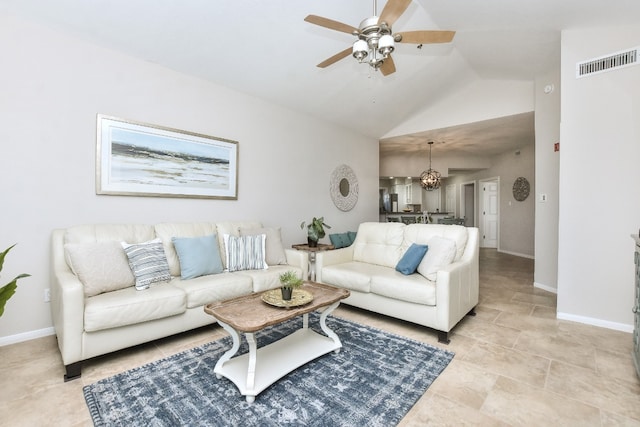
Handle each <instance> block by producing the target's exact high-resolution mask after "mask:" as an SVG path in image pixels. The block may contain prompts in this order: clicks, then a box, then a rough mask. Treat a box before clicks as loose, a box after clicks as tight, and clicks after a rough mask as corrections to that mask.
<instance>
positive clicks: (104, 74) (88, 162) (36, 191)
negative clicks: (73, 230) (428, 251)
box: [0, 14, 378, 344]
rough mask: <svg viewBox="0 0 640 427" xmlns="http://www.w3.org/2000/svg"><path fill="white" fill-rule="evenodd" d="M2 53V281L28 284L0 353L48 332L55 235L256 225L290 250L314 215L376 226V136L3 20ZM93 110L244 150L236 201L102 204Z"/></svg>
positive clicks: (347, 225)
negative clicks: (87, 226)
mask: <svg viewBox="0 0 640 427" xmlns="http://www.w3.org/2000/svg"><path fill="white" fill-rule="evenodd" d="M0 48H1V49H0V50H1V51H2V66H1V67H0V94H2V95H1V96H0V117H1V118H2V126H0V176H1V180H0V184H1V187H0V188H1V190H0V206H2V209H0V224H1V227H2V228H1V230H2V231H1V233H0V247H2V248H5V247H8V246H9V245H10V244H13V243H18V246H16V248H15V249H14V250H13V251H12V253H11V254H10V255H9V257H8V258H7V262H6V263H5V268H4V271H3V273H2V279H3V280H7V281H8V278H9V277H13V276H15V275H17V274H18V273H22V272H27V273H31V274H32V277H31V278H28V279H24V280H23V281H21V282H20V285H19V288H18V291H17V293H16V295H15V296H14V297H13V298H12V299H11V300H10V301H9V303H8V305H7V308H6V311H5V313H4V315H3V317H2V318H0V344H2V343H3V337H4V338H5V339H4V342H5V343H6V342H7V339H17V338H15V337H21V338H28V337H33V336H34V335H38V334H46V333H51V318H50V312H49V305H48V304H47V303H44V302H43V293H44V290H45V289H46V288H48V287H49V239H50V234H51V230H52V229H54V228H58V227H67V226H70V225H74V224H82V223H101V222H112V223H131V222H134V223H155V222H161V221H205V220H206V221H209V220H213V221H216V220H233V219H237V220H258V221H262V222H263V223H264V224H265V225H268V226H277V227H282V234H283V239H284V242H285V244H286V245H290V244H292V243H298V242H301V241H304V240H305V239H306V235H305V233H304V231H302V230H300V228H299V224H300V222H301V221H303V220H307V221H308V220H310V219H311V218H312V217H313V216H324V217H325V220H326V222H327V223H328V224H330V225H331V226H333V228H332V231H336V232H341V231H347V230H353V229H355V228H356V227H357V225H358V224H359V223H360V222H363V221H376V220H377V218H378V215H377V213H378V206H377V203H378V144H377V141H376V140H373V139H371V138H367V137H364V136H361V135H357V134H354V133H352V132H349V131H346V130H344V129H341V128H338V127H336V126H332V125H330V124H327V123H324V122H321V121H318V120H316V119H314V118H311V117H309V116H305V115H301V114H299V113H296V112H293V111H289V110H285V109H282V108H280V107H278V106H275V105H270V104H267V103H265V102H264V101H261V100H259V99H256V98H253V97H251V96H247V95H245V94H241V93H238V92H234V91H231V90H229V89H227V88H225V87H222V86H216V85H213V84H211V83H207V82H205V81H202V80H199V79H196V78H192V77H188V76H185V75H181V74H179V73H176V72H174V71H171V70H168V69H164V68H161V67H159V66H157V65H155V64H152V63H149V62H144V61H139V60H135V59H132V58H130V57H127V56H123V55H121V54H119V53H116V52H113V51H109V50H106V49H102V48H99V47H96V46H93V45H91V44H87V43H84V42H81V41H78V40H76V39H74V38H73V37H70V36H67V35H62V34H59V33H57V32H56V31H53V30H49V29H46V28H44V27H41V26H39V25H36V24H32V23H27V22H23V21H21V20H19V19H17V18H12V17H9V16H6V15H1V14H0ZM254 71H255V72H259V70H254ZM97 113H103V114H108V115H113V116H116V117H122V118H127V119H131V120H137V121H142V122H147V123H153V124H158V125H163V126H169V127H173V128H177V129H184V130H188V131H192V132H199V133H203V134H207V135H213V136H218V137H222V138H228V139H232V140H237V141H239V144H240V145H239V147H240V153H239V184H238V188H239V196H238V200H237V201H221V200H206V199H171V198H155V197H117V196H97V195H96V194H95V160H94V159H95V145H96V114H97ZM338 153H339V154H338ZM342 163H345V164H347V165H349V166H351V167H352V168H353V170H354V171H355V174H356V176H357V178H358V181H359V189H360V197H359V200H358V203H357V204H356V207H355V208H354V209H353V210H352V211H350V212H346V213H345V212H342V211H340V210H338V209H337V208H336V207H335V206H334V204H333V202H332V201H331V199H330V196H329V181H330V175H331V172H332V171H333V170H334V169H335V168H336V167H337V166H339V165H340V164H342ZM0 282H1V281H0ZM7 337H9V338H7Z"/></svg>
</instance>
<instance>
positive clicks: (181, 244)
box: [172, 234, 222, 280]
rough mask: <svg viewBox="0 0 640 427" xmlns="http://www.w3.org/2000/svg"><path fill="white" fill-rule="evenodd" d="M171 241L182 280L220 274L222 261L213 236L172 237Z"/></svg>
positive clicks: (216, 240)
mask: <svg viewBox="0 0 640 427" xmlns="http://www.w3.org/2000/svg"><path fill="white" fill-rule="evenodd" d="M172 241H173V246H174V247H175V249H176V252H177V254H178V259H179V260H180V277H181V278H182V279H184V280H186V279H193V278H195V277H200V276H206V275H209V274H218V273H222V259H221V258H220V251H219V249H218V239H217V238H216V235H215V234H211V235H209V236H202V237H174V238H173V239H172Z"/></svg>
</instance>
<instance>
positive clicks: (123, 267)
mask: <svg viewBox="0 0 640 427" xmlns="http://www.w3.org/2000/svg"><path fill="white" fill-rule="evenodd" d="M64 249H65V253H66V255H67V256H68V262H67V263H68V264H69V267H71V270H73V272H74V273H75V274H76V276H78V279H80V281H81V282H82V284H83V285H84V294H85V296H87V297H91V296H94V295H98V294H101V293H103V292H110V291H117V290H118V289H123V288H128V287H130V286H133V284H134V282H135V277H134V276H133V272H132V271H131V267H129V260H128V259H127V256H126V255H125V253H124V250H123V249H122V246H121V245H120V243H119V242H115V241H112V242H95V243H67V244H66V245H64Z"/></svg>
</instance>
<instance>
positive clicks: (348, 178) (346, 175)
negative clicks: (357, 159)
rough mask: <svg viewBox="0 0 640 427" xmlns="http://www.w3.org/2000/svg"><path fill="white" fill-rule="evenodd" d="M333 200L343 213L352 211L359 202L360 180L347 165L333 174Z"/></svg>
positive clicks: (340, 167) (331, 186)
mask: <svg viewBox="0 0 640 427" xmlns="http://www.w3.org/2000/svg"><path fill="white" fill-rule="evenodd" d="M329 192H330V193H331V200H333V203H334V204H335V205H336V207H337V208H338V209H340V210H341V211H345V212H346V211H350V210H351V209H353V207H354V206H355V205H356V202H357V201H358V178H356V174H355V173H353V169H351V168H350V167H349V166H347V165H340V166H338V167H337V168H335V170H334V171H333V173H332V174H331V183H330V184H329Z"/></svg>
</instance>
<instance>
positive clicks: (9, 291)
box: [0, 245, 30, 316]
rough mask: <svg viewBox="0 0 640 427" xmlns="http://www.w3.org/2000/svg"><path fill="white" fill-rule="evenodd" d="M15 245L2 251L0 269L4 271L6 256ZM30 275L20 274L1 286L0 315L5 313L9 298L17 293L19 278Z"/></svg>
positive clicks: (0, 253)
mask: <svg viewBox="0 0 640 427" xmlns="http://www.w3.org/2000/svg"><path fill="white" fill-rule="evenodd" d="M14 246H15V245H12V246H9V248H7V249H6V250H5V251H4V252H0V271H2V265H3V264H4V258H5V257H6V256H7V254H8V253H9V251H10V250H11V248H13V247H14ZM29 276H30V274H19V275H17V276H16V277H15V278H14V279H13V280H12V281H10V282H9V283H7V284H6V285H4V286H3V287H1V288H0V316H2V315H3V314H4V306H5V304H6V303H7V301H8V300H9V298H11V297H12V296H13V294H15V293H16V288H17V287H18V284H17V282H18V279H22V278H24V277H29Z"/></svg>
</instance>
